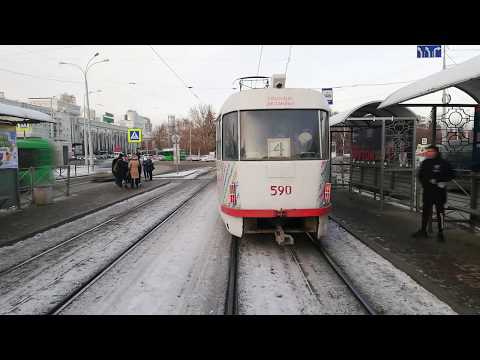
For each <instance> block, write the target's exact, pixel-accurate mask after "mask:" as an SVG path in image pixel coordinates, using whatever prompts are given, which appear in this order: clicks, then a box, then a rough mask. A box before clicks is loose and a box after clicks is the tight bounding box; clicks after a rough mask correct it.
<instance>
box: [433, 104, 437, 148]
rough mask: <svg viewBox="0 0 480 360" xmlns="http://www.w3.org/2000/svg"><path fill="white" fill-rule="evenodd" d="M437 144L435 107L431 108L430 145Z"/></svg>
mask: <svg viewBox="0 0 480 360" xmlns="http://www.w3.org/2000/svg"><path fill="white" fill-rule="evenodd" d="M436 143H437V107H436V106H433V107H432V145H435V144H436Z"/></svg>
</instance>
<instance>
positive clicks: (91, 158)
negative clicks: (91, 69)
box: [83, 70, 93, 171]
mask: <svg viewBox="0 0 480 360" xmlns="http://www.w3.org/2000/svg"><path fill="white" fill-rule="evenodd" d="M83 75H84V77H85V94H86V98H87V117H88V152H89V154H88V155H89V167H90V166H93V151H92V150H93V149H92V133H91V129H90V100H89V98H88V81H87V72H86V70H85V72H84V73H83ZM92 171H93V169H92Z"/></svg>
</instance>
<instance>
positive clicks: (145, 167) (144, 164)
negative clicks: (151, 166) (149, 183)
mask: <svg viewBox="0 0 480 360" xmlns="http://www.w3.org/2000/svg"><path fill="white" fill-rule="evenodd" d="M142 165H143V177H144V178H145V180H148V160H147V157H146V156H144V157H143V159H142Z"/></svg>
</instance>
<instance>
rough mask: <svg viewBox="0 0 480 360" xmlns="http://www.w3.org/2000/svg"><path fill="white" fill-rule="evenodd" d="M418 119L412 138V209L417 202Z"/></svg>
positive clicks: (415, 120) (414, 124)
mask: <svg viewBox="0 0 480 360" xmlns="http://www.w3.org/2000/svg"><path fill="white" fill-rule="evenodd" d="M416 143H417V119H414V120H413V138H412V166H411V167H412V180H411V189H410V211H413V206H414V203H416V202H415V195H416V187H417V186H416V185H417V181H416V179H417V177H416V169H415V165H416V162H415V152H416V149H417V144H416Z"/></svg>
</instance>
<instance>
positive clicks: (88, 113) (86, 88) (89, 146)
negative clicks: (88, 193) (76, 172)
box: [59, 52, 110, 166]
mask: <svg viewBox="0 0 480 360" xmlns="http://www.w3.org/2000/svg"><path fill="white" fill-rule="evenodd" d="M98 55H99V53H98V52H97V53H95V55H93V56H92V58H91V59H90V60H89V61H88V62H87V65H86V66H85V69H83V68H82V67H81V66H79V65H77V64H73V63H69V62H63V61H62V62H60V63H59V64H60V65H71V66H74V67H76V68H78V69H80V71H81V72H82V74H83V77H84V79H85V94H86V99H87V116H88V153H89V154H88V157H89V164H88V165H92V166H93V151H92V150H93V149H92V136H91V135H92V134H91V132H90V100H89V97H88V94H89V93H88V80H87V74H88V70H90V69H91V68H92V66H94V65H96V64H99V63H102V62H108V61H110V60H109V59H104V60H100V61H96V62H93V63H91V62H92V60H93V59H95V57H97V56H98ZM90 63H91V64H90Z"/></svg>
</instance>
